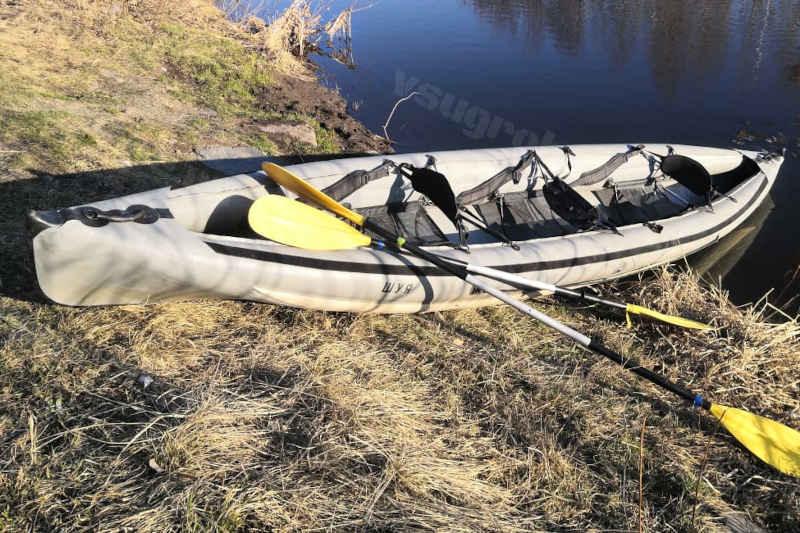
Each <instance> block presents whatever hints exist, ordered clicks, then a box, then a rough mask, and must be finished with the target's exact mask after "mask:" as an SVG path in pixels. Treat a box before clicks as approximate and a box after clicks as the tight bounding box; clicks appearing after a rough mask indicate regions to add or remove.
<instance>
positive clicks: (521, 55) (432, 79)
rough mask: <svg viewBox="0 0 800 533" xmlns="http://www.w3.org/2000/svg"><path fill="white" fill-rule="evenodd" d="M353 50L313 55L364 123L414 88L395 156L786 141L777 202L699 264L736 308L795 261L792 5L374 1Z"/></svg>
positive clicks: (796, 114) (727, 0)
mask: <svg viewBox="0 0 800 533" xmlns="http://www.w3.org/2000/svg"><path fill="white" fill-rule="evenodd" d="M348 5H350V1H346V2H341V1H339V2H336V3H334V6H333V9H332V10H331V11H336V10H337V8H343V7H347V6H348ZM265 14H266V13H265ZM352 49H353V56H354V62H355V67H354V68H348V67H346V66H345V65H343V64H340V63H338V62H336V61H334V60H332V59H330V58H326V57H318V58H315V59H314V60H315V61H316V62H317V63H318V64H319V66H320V67H321V69H322V76H323V78H324V80H325V82H326V83H327V84H329V85H330V86H331V87H334V88H338V90H339V91H340V92H341V94H342V95H343V96H344V97H345V98H346V99H347V100H348V101H349V102H350V105H351V109H352V113H353V114H354V116H355V117H356V118H358V119H360V120H361V121H363V122H364V123H366V125H367V126H369V127H370V128H371V129H373V130H374V131H381V129H382V125H383V123H384V122H385V121H386V118H387V115H388V114H389V112H390V110H391V109H392V107H393V105H394V104H395V102H396V101H397V100H398V98H400V97H402V96H406V95H407V94H408V93H410V92H411V91H413V90H416V91H422V92H423V94H422V95H419V96H417V97H415V98H414V99H412V100H410V101H408V102H405V103H403V104H401V105H400V106H399V107H398V110H397V113H396V115H395V117H394V118H393V120H392V122H391V125H390V127H389V134H390V136H391V137H392V138H393V139H394V140H395V141H396V142H397V144H396V148H397V150H398V152H417V151H432V150H444V149H456V148H473V147H474V148H478V147H491V146H509V145H513V144H518V145H519V144H554V143H557V144H577V143H608V142H645V143H646V142H648V141H665V142H672V143H686V144H699V145H710V146H742V147H746V148H770V149H777V148H780V147H784V146H785V147H786V148H787V149H788V152H787V160H786V162H785V163H784V166H783V169H782V172H781V174H780V176H779V180H778V182H777V184H776V185H775V188H774V190H773V201H774V206H767V207H766V208H765V209H762V210H760V212H759V213H757V214H756V215H755V216H754V217H753V218H752V219H751V220H750V221H748V224H747V228H749V229H748V230H746V231H744V232H740V233H739V234H738V235H737V236H736V237H735V239H734V241H733V242H728V243H723V244H725V245H724V246H718V247H717V248H716V249H714V250H710V251H709V252H708V253H706V254H705V256H703V257H702V258H701V259H700V261H701V266H702V269H703V270H704V271H706V272H708V273H709V275H711V276H712V277H714V278H715V279H716V278H717V277H722V280H723V285H724V286H725V287H727V288H730V289H731V293H732V298H733V299H734V301H736V302H746V301H751V300H753V299H757V298H759V297H760V296H761V295H762V294H763V293H764V292H765V291H767V290H768V289H770V288H776V289H780V288H782V287H784V286H785V284H786V275H787V272H790V271H793V270H794V269H795V267H797V266H798V264H800V181H798V180H800V160H798V159H797V152H798V150H799V149H800V146H799V144H798V133H799V132H800V0H740V1H734V0H704V1H702V2H697V1H689V0H668V1H663V0H661V1H656V0H629V1H619V0H618V1H610V0H563V1H555V0H499V1H490V0H436V1H430V0H429V1H423V0H378V1H377V2H375V4H374V5H373V7H371V8H369V9H366V10H363V11H359V12H357V13H355V14H354V15H353V46H352ZM770 207H772V209H771V210H770V209H769V208H770ZM723 251H725V252H726V253H722V252H723ZM712 264H714V266H710V265H712ZM792 291H793V292H795V293H796V292H797V288H796V287H795V288H793V289H792Z"/></svg>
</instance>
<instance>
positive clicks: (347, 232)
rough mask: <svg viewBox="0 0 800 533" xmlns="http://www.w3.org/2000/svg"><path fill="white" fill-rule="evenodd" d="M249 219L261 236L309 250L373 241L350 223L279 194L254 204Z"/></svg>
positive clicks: (358, 244) (338, 247)
mask: <svg viewBox="0 0 800 533" xmlns="http://www.w3.org/2000/svg"><path fill="white" fill-rule="evenodd" d="M247 220H248V222H250V227H251V228H253V231H255V232H256V233H258V234H259V235H262V236H264V237H266V238H268V239H271V240H273V241H276V242H280V243H283V244H288V245H289V246H296V247H298V248H305V249H307V250H344V249H349V248H358V247H359V246H368V245H369V244H370V242H372V239H370V238H369V237H367V236H366V235H364V234H363V233H361V232H360V231H358V230H357V229H355V228H353V227H352V226H351V225H349V224H348V223H347V222H344V221H342V220H339V219H338V218H336V217H334V216H333V215H329V214H328V213H326V212H325V211H320V210H319V209H316V208H314V207H311V206H308V205H305V204H301V203H300V202H296V201H294V200H291V199H289V198H286V197H285V196H280V195H277V194H270V195H267V196H262V197H261V198H259V199H258V200H256V201H255V202H253V205H251V206H250V211H249V212H248V213H247Z"/></svg>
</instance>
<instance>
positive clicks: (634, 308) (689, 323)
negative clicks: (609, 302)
mask: <svg viewBox="0 0 800 533" xmlns="http://www.w3.org/2000/svg"><path fill="white" fill-rule="evenodd" d="M631 314H634V315H643V316H648V317H650V318H654V319H656V320H660V321H662V322H666V323H667V324H674V325H676V326H680V327H682V328H693V329H710V328H711V326H707V325H706V324H701V323H700V322H695V321H694V320H689V319H688V318H681V317H679V316H672V315H665V314H664V313H659V312H658V311H653V310H652V309H648V308H646V307H642V306H640V305H634V304H628V305H627V307H626V308H625V318H626V319H627V320H628V327H631V317H630V315H631Z"/></svg>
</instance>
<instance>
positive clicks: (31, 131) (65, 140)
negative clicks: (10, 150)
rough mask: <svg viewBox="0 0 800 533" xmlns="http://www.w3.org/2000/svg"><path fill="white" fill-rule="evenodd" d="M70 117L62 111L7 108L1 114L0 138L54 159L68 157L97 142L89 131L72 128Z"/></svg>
mask: <svg viewBox="0 0 800 533" xmlns="http://www.w3.org/2000/svg"><path fill="white" fill-rule="evenodd" d="M70 120H71V115H70V114H69V113H65V112H61V111H28V112H13V111H6V112H5V113H4V114H3V115H2V116H0V140H2V141H3V142H6V143H9V144H10V145H12V146H18V147H20V148H28V149H30V150H35V151H37V152H39V153H44V154H47V156H48V157H49V158H52V159H55V160H65V159H69V158H71V157H74V156H75V155H76V154H77V153H78V152H79V151H80V150H81V149H82V148H84V147H87V146H95V145H96V144H97V141H96V140H95V139H94V137H92V136H91V135H90V134H88V133H86V132H84V131H82V130H77V131H76V130H75V129H73V128H72V127H71V124H70Z"/></svg>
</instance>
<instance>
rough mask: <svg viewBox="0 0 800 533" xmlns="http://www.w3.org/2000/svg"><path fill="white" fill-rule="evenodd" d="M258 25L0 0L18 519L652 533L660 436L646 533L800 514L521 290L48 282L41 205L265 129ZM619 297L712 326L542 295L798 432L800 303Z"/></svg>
mask: <svg viewBox="0 0 800 533" xmlns="http://www.w3.org/2000/svg"><path fill="white" fill-rule="evenodd" d="M114 6H118V7H119V9H116V8H114ZM253 35H255V37H253V39H254V40H253V41H246V40H245V41H242V40H241V39H249V38H250V37H246V36H245V37H242V36H241V29H237V28H235V27H234V26H233V25H231V24H230V23H228V22H227V21H226V20H225V19H224V18H222V17H221V15H220V13H219V11H217V10H216V9H214V8H213V7H211V6H210V4H209V3H208V2H206V1H202V0H189V1H187V2H183V3H180V4H175V3H172V4H169V3H163V2H162V3H158V2H155V1H152V2H148V1H138V2H132V1H131V2H84V1H77V0H76V1H67V0H40V1H37V2H33V1H32V0H21V2H13V3H9V2H3V1H2V0H0V122H2V124H1V125H0V165H2V167H0V173H1V174H2V175H0V207H2V209H0V247H2V253H0V278H1V279H0V531H3V532H5V531H14V532H16V531H49V530H58V531H90V530H91V531H119V530H128V531H157V532H159V533H160V532H164V531H183V530H198V531H206V530H217V531H244V530H248V529H258V530H275V531H294V530H317V529H324V530H370V531H379V530H383V531H388V530H408V529H419V530H437V531H476V530H485V531H520V530H550V531H553V530H560V531H584V530H636V529H637V528H638V521H639V515H640V509H639V508H640V506H639V490H640V484H639V479H638V475H639V460H640V453H641V454H642V457H643V487H642V500H643V501H642V505H641V517H642V522H643V526H644V527H643V529H644V530H645V531H719V530H721V529H722V527H723V524H724V521H725V516H726V515H727V514H728V513H730V512H733V511H743V512H746V513H748V514H749V515H750V517H751V518H752V519H753V520H755V521H756V522H758V523H760V524H762V525H764V526H766V527H769V528H770V529H771V530H774V531H797V530H798V529H800V519H798V514H800V484H799V483H798V481H797V480H795V479H791V478H788V477H786V476H783V475H781V474H779V473H776V472H775V471H773V470H771V469H770V468H769V467H767V466H765V465H764V464H762V463H760V462H759V461H758V460H756V459H754V458H753V457H752V456H750V455H749V454H748V453H747V452H746V451H745V450H743V449H741V448H740V447H738V446H737V445H736V443H735V441H734V440H733V439H732V438H731V437H729V436H728V435H727V434H726V433H725V432H724V431H719V432H717V431H716V427H717V426H716V424H715V422H714V421H713V420H712V419H710V418H707V417H704V416H702V415H700V414H698V413H696V412H693V411H691V410H690V409H689V408H688V407H686V406H682V405H678V404H677V403H676V400H675V398H673V397H672V396H669V395H668V394H666V393H663V392H662V391H660V390H658V389H656V388H655V387H653V386H651V385H648V384H646V383H643V382H641V381H637V380H636V379H635V378H634V377H632V376H631V375H629V374H628V373H626V372H625V371H623V370H620V369H619V368H617V367H614V366H613V365H611V364H610V363H607V362H605V361H600V360H598V359H597V358H596V357H595V356H593V355H591V354H589V353H587V352H585V351H583V350H581V349H579V348H576V347H575V346H573V345H572V344H570V343H568V342H566V341H565V340H563V339H562V338H560V337H558V336H557V335H556V334H554V333H553V332H551V331H549V330H546V329H543V328H542V327H540V326H539V325H537V324H535V323H532V322H530V321H529V320H527V319H525V318H524V317H522V316H520V315H518V314H515V313H514V312H512V311H511V310H509V309H505V308H485V309H480V310H472V311H458V312H451V313H441V314H429V315H420V316H355V315H345V314H333V313H322V312H309V311H297V310H290V309H285V308H280V307H275V306H269V305H256V304H251V303H242V302H214V301H202V300H198V301H184V302H173V303H167V304H161V305H154V306H146V307H145V306H139V307H134V306H132V307H110V308H86V309H71V308H65V307H60V306H56V305H52V304H50V303H47V302H44V301H41V300H40V299H37V298H36V297H35V295H34V294H33V293H32V292H31V291H30V290H29V289H31V288H32V286H33V283H34V282H33V277H32V276H33V275H32V271H31V269H30V264H29V263H26V262H25V259H24V252H23V250H24V242H25V235H24V229H23V228H22V221H23V215H24V212H25V210H26V209H28V208H30V207H32V206H35V207H48V206H61V205H74V204H76V203H79V202H81V201H84V199H86V198H96V197H99V196H103V197H113V196H119V195H121V194H126V193H130V192H135V191H139V190H145V189H148V188H154V187H157V186H164V185H177V184H188V183H192V182H196V181H200V180H205V179H210V178H211V177H212V175H211V174H210V173H209V172H208V171H207V170H203V169H201V168H199V167H198V166H196V165H193V164H191V163H185V162H184V163H180V162H179V163H161V164H156V165H153V164H147V165H135V166H134V165H132V164H131V161H138V160H143V161H149V160H153V159H160V158H168V159H179V158H185V157H186V153H187V152H188V151H189V150H190V148H191V146H192V144H193V143H194V142H197V141H198V140H202V139H205V138H208V139H213V140H215V142H214V144H223V143H225V144H236V143H237V142H238V141H242V140H244V139H242V138H241V137H240V136H239V135H240V134H239V133H238V132H239V130H240V128H238V126H239V125H240V123H241V119H242V116H247V117H251V116H254V115H253V114H254V113H257V112H258V111H259V110H258V107H257V106H255V105H254V104H253V99H254V98H255V97H254V96H253V95H254V94H258V93H257V91H258V89H259V88H261V89H264V88H266V85H267V84H268V83H269V79H268V78H269V73H270V71H269V70H266V71H265V70H263V66H262V65H261V64H260V63H259V62H258V61H256V60H255V59H254V54H255V55H258V53H257V52H254V51H253V50H252V49H248V46H249V45H250V44H252V46H254V47H255V49H258V47H260V46H261V41H259V40H258V39H260V38H261V37H258V35H257V34H253ZM243 43H244V44H243ZM232 64H234V65H237V66H238V67H239V68H238V69H235V68H231V65H232ZM109 65H115V66H113V67H110V66H109ZM212 112H213V113H212ZM204 113H205V114H204ZM126 161H127V163H126ZM114 167H125V168H122V169H119V170H111V169H113V168H114ZM86 169H90V171H89V172H79V171H81V170H86ZM64 172H72V173H75V174H65V173H64ZM50 174H61V175H60V176H57V177H51V176H50ZM604 290H605V291H606V292H618V293H621V295H622V296H623V297H624V298H626V299H628V300H631V301H636V302H641V303H643V304H645V305H648V306H652V307H654V308H656V309H658V310H661V311H665V312H670V313H679V314H683V315H686V316H689V317H691V318H696V319H702V320H710V321H712V322H713V323H714V325H715V326H717V329H716V330H714V331H712V332H708V333H697V332H685V331H676V330H673V329H671V328H669V327H667V326H659V325H656V324H652V323H641V322H640V323H637V324H636V326H635V328H634V329H633V330H627V329H625V328H624V321H623V320H622V318H621V317H620V316H618V315H615V314H612V313H610V312H607V311H602V310H600V309H578V308H575V307H573V306H572V305H571V304H570V305H569V306H565V302H561V301H560V300H556V299H544V300H539V301H537V305H538V306H539V307H541V308H542V309H543V310H545V311H546V312H548V313H551V314H553V315H555V316H557V317H559V318H561V319H563V320H565V321H567V322H569V323H571V324H573V325H575V326H576V327H579V328H580V329H582V330H586V331H589V332H592V333H593V334H596V335H598V336H600V337H602V338H603V339H604V340H605V342H606V343H607V344H609V345H610V346H611V347H613V348H616V349H618V350H621V351H624V352H626V353H631V354H638V355H641V356H642V358H643V360H644V361H645V362H646V363H647V364H648V365H650V366H653V367H656V368H658V369H659V370H660V371H662V372H664V373H666V374H667V375H669V376H670V377H671V378H674V379H676V380H678V381H681V382H683V383H685V384H687V385H689V386H691V387H692V388H694V389H698V390H702V391H705V392H706V393H708V394H709V395H710V396H711V397H712V398H714V399H716V400H718V401H720V402H722V403H727V404H730V405H733V406H737V407H744V408H746V409H749V410H751V411H753V412H756V413H759V414H763V415H765V416H768V417H770V418H773V419H776V420H779V421H781V422H783V423H785V424H788V425H790V426H792V427H795V428H800V402H799V400H798V398H800V384H799V383H798V379H797V368H798V365H799V364H800V350H798V347H799V346H798V340H797V336H798V324H797V322H796V321H793V320H790V319H786V318H785V317H784V318H782V319H781V320H780V322H779V323H768V322H767V321H766V320H765V317H766V318H770V319H775V318H778V315H776V314H774V313H773V310H772V308H770V307H769V306H767V305H765V304H761V305H759V306H756V307H752V308H745V309H741V310H740V309H736V308H734V307H733V306H731V304H730V303H729V302H728V300H727V298H726V296H725V294H724V293H722V292H721V291H719V290H717V289H713V288H711V289H709V288H703V287H702V286H701V285H700V284H699V283H698V281H697V280H696V279H694V277H693V276H692V275H690V274H685V273H676V272H674V271H663V272H659V273H656V274H655V275H652V276H648V277H647V278H646V279H644V280H643V282H641V283H639V282H626V283H620V284H617V285H614V286H606V287H604ZM143 376H149V377H152V379H153V381H152V383H151V384H149V386H147V387H145V386H144V383H146V382H147V380H142V379H140V378H142V377H143ZM643 422H644V424H645V427H644V430H643V429H642V424H643ZM642 434H644V446H640V438H641V435H642ZM707 445H708V446H709V448H708V449H709V450H710V452H709V457H708V462H707V464H706V466H705V468H704V469H703V473H702V475H699V472H700V471H701V469H700V463H701V460H702V457H703V453H704V452H705V450H706V446H707ZM698 478H700V479H698ZM695 495H696V496H695ZM695 508H696V519H695V521H694V523H692V518H691V517H692V514H693V512H694V511H693V509H695Z"/></svg>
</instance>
